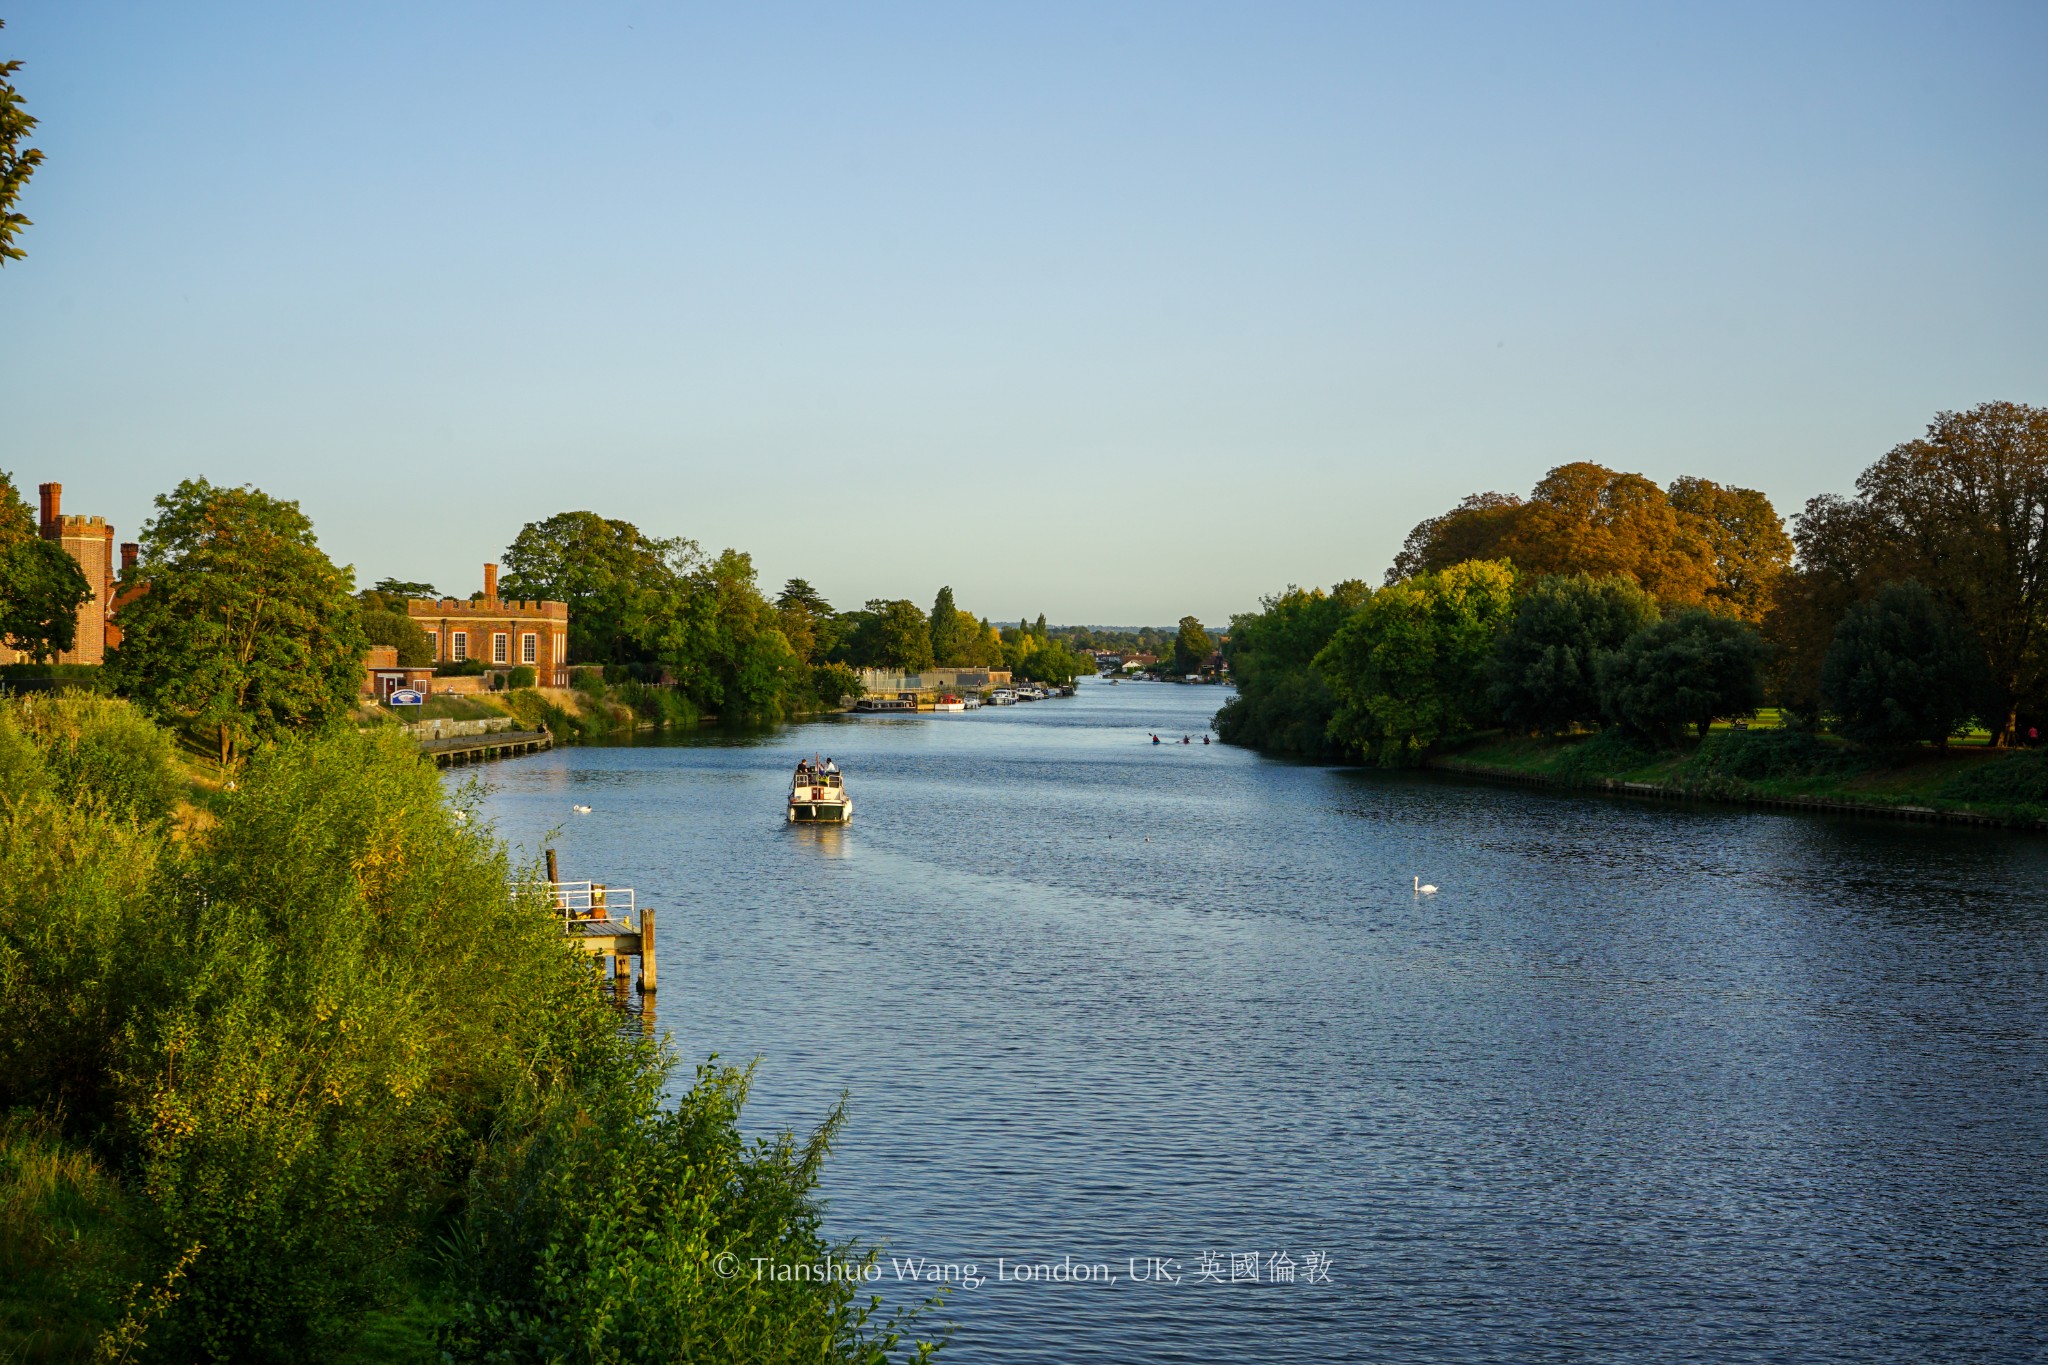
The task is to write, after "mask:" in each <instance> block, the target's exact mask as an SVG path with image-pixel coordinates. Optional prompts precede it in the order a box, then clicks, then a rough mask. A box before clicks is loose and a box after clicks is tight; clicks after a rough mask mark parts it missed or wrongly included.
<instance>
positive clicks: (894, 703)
mask: <svg viewBox="0 0 2048 1365" xmlns="http://www.w3.org/2000/svg"><path fill="white" fill-rule="evenodd" d="M853 714H855V715H856V716H914V715H916V714H917V703H916V702H915V701H912V700H910V699H908V698H905V697H862V698H861V699H860V700H859V701H857V702H855V703H854V704H853Z"/></svg>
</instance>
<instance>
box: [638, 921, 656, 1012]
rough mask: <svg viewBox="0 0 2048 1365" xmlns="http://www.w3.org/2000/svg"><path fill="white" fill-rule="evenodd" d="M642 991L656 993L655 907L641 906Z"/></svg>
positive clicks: (648, 993) (647, 993) (643, 992)
mask: <svg viewBox="0 0 2048 1365" xmlns="http://www.w3.org/2000/svg"><path fill="white" fill-rule="evenodd" d="M640 993H641V994H642V995H652V994H654V907H653V906H651V905H650V906H642V907H641V908H640Z"/></svg>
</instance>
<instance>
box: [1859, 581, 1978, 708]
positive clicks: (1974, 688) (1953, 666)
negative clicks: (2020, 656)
mask: <svg viewBox="0 0 2048 1365" xmlns="http://www.w3.org/2000/svg"><path fill="white" fill-rule="evenodd" d="M1821 676H1822V684H1821V686H1822V692H1823V695H1824V696H1825V697H1826V700H1827V702H1828V705H1829V706H1830V707H1832V708H1833V710H1834V712H1835V716H1836V728H1837V729H1838V730H1840V731H1841V733H1842V734H1844V735H1847V736H1848V737H1849V738H1850V739H1854V740H1858V741H1860V742H1862V743H1865V744H1911V743H1915V742H1917V741H1920V740H1929V741H1932V742H1933V743H1935V744H1946V743H1947V742H1948V739H1949V736H1951V735H1954V734H1958V733H1961V731H1962V730H1963V728H1964V727H1965V726H1966V725H1967V724H1968V722H1969V720H1970V719H1971V717H1972V716H1973V715H1974V713H1975V710H1976V708H1977V706H1978V705H1980V704H1981V703H1982V702H1983V700H1984V697H1985V682H1986V678H1985V673H1984V649H1983V646H1982V645H1980V644H1979V643H1978V642H1977V641H1976V640H1974V639H1972V638H1971V637H1970V632H1969V629H1968V627H1966V626H1964V625H1963V623H1962V622H1961V621H1960V620H1959V619H1958V618H1957V617H1956V614H1955V613H1954V612H1953V611H1951V610H1950V609H1949V608H1948V607H1947V606H1946V605H1944V604H1943V603H1942V602H1941V600H1940V599H1939V598H1937V597H1936V596H1935V595H1934V594H1933V593H1931V592H1929V591H1928V590H1927V589H1926V588H1925V587H1923V586H1921V585H1920V584H1919V583H1915V582H1913V581H1911V580H1908V581H1906V582H1904V583H1887V584H1886V585H1885V586H1884V587H1883V588H1881V589H1879V591H1878V593H1877V595H1876V596H1875V597H1873V598H1871V599H1870V600H1869V601H1867V602H1861V603H1858V604H1857V605H1855V606H1853V607H1851V608H1849V610H1848V611H1847V612H1846V613H1845V614H1844V615H1843V617H1842V624H1841V626H1840V627H1839V628H1838V629H1837V630H1836V631H1835V639H1834V644H1833V646H1832V647H1831V648H1830V649H1829V650H1828V654H1827V660H1826V662H1825V664H1824V665H1823V668H1822V675H1821Z"/></svg>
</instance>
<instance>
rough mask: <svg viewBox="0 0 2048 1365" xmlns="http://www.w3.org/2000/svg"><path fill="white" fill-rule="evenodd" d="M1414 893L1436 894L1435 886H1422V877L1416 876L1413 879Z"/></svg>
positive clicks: (1423, 894)
mask: <svg viewBox="0 0 2048 1365" xmlns="http://www.w3.org/2000/svg"><path fill="white" fill-rule="evenodd" d="M1415 894H1416V895H1418V896H1434V895H1435V894H1436V888H1435V887H1433V886H1424V885H1423V884H1422V878H1420V877H1417V878H1416V879H1415Z"/></svg>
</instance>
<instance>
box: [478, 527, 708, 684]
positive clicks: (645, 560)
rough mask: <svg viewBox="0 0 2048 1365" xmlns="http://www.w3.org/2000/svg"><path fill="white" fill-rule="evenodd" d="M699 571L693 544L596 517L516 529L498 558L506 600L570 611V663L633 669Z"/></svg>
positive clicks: (700, 562) (699, 560) (701, 559)
mask: <svg viewBox="0 0 2048 1365" xmlns="http://www.w3.org/2000/svg"><path fill="white" fill-rule="evenodd" d="M703 563H704V556H703V554H702V553H701V552H700V551H699V550H698V548H697V543H696V542H695V541H693V540H684V539H682V538H680V537H676V538H671V539H666V540H664V539H662V538H660V537H657V536H649V535H645V534H643V533H642V532H641V530H640V528H639V527H637V526H635V525H633V524H632V523H631V522H628V521H615V520H611V519H609V518H606V517H601V516H599V515H597V513H595V512H558V513H556V514H555V515H554V516H552V517H549V518H548V519H547V520H545V521H534V522H528V523H527V524H526V525H525V526H523V527H521V528H520V531H519V534H518V535H517V536H516V537H514V539H513V541H512V544H511V545H509V546H507V547H506V549H505V554H504V558H503V564H504V571H505V572H504V577H503V579H502V580H501V581H500V584H499V591H500V592H501V593H502V594H503V595H504V596H506V597H512V598H538V599H543V600H547V601H553V602H566V603H568V604H569V658H570V659H571V660H573V661H575V662H578V663H636V662H643V661H645V660H647V659H648V658H649V657H650V656H651V655H652V653H653V648H652V645H651V643H650V641H651V640H652V639H653V637H654V636H655V635H656V634H658V633H659V632H660V630H661V628H662V624H663V621H664V619H665V617H666V615H667V614H668V613H670V612H671V611H673V610H674V607H675V600H676V598H677V596H678V595H679V593H680V591H681V589H682V586H683V581H684V580H685V579H686V578H687V577H689V575H690V574H692V573H693V572H695V571H696V570H698V569H699V568H700V567H701V566H702V565H703Z"/></svg>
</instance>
